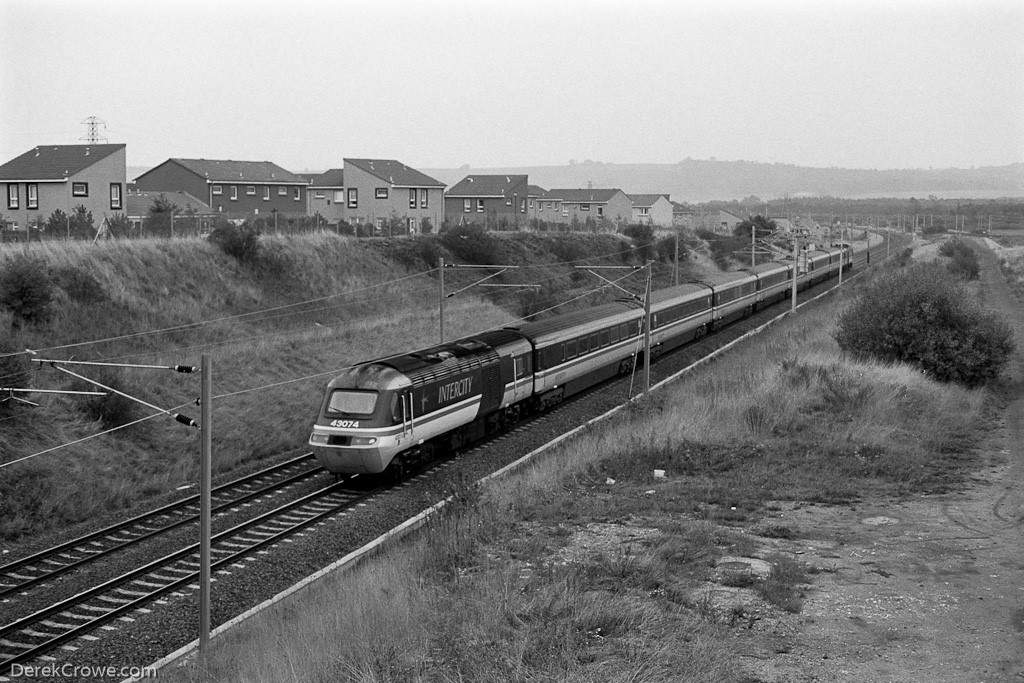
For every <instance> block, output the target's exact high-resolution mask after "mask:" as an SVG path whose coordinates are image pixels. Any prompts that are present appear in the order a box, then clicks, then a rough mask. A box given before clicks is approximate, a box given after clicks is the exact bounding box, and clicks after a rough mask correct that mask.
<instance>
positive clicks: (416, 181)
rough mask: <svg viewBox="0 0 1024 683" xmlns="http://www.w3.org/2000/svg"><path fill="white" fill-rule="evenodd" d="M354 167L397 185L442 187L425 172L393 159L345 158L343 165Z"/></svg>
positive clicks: (442, 185) (442, 184) (440, 183)
mask: <svg viewBox="0 0 1024 683" xmlns="http://www.w3.org/2000/svg"><path fill="white" fill-rule="evenodd" d="M349 164H352V165H353V166H355V167H356V168H358V169H360V170H362V171H365V172H366V173H369V174H370V175H372V176H375V177H377V178H380V179H381V180H384V181H386V182H388V183H391V184H392V185H396V186H398V187H444V186H445V185H444V183H442V182H441V181H439V180H434V179H433V178H431V177H430V176H428V175H427V174H426V173H420V172H419V171H417V170H416V169H415V168H410V167H409V166H406V165H405V164H403V163H402V162H400V161H395V160H394V159H345V165H346V166H348V165H349Z"/></svg>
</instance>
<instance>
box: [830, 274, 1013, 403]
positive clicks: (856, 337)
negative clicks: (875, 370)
mask: <svg viewBox="0 0 1024 683" xmlns="http://www.w3.org/2000/svg"><path fill="white" fill-rule="evenodd" d="M835 339H836V342H838V344H839V348H841V349H842V350H843V351H844V352H846V353H848V354H850V355H851V356H854V357H855V358H873V359H877V360H881V361H883V362H887V363H893V362H899V363H909V364H911V365H914V366H916V367H918V368H920V369H921V370H924V371H925V372H927V373H928V374H929V375H931V376H933V377H934V378H935V379H937V380H939V381H942V382H959V383H961V384H965V385H967V386H971V387H973V386H978V385H980V384H983V383H985V382H986V381H988V380H989V379H992V378H994V377H996V376H997V375H998V374H999V372H1000V371H1001V370H1002V368H1003V367H1004V366H1005V365H1006V364H1007V363H1008V362H1009V360H1010V356H1011V354H1012V353H1013V350H1014V343H1013V332H1012V331H1011V329H1010V327H1009V325H1007V324H1006V323H1005V322H1003V321H1002V320H1000V319H999V318H998V317H996V316H995V315H993V314H991V313H988V312H986V311H985V310H983V309H982V308H981V306H979V305H978V304H977V303H974V302H973V301H972V300H971V298H970V297H969V296H968V295H967V293H966V292H965V291H964V290H963V288H962V287H961V286H960V285H958V284H957V282H956V280H955V279H954V278H953V276H952V275H950V274H949V273H948V272H947V271H946V269H945V268H943V267H942V266H940V265H938V264H916V265H912V266H909V267H906V268H901V269H899V270H895V271H892V272H890V273H887V274H885V275H882V276H880V277H878V278H876V279H875V281H874V282H872V283H871V284H870V285H869V286H868V287H867V288H866V289H865V290H864V292H863V293H862V294H861V296H860V297H859V298H858V299H857V301H856V302H855V303H854V304H853V305H852V306H850V308H848V309H847V310H846V311H845V312H844V313H843V315H842V316H841V317H840V319H839V325H838V328H837V331H836V333H835Z"/></svg>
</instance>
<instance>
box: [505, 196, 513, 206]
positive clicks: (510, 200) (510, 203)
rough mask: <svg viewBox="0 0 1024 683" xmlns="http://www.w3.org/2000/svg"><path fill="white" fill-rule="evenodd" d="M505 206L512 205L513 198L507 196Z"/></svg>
mask: <svg viewBox="0 0 1024 683" xmlns="http://www.w3.org/2000/svg"><path fill="white" fill-rule="evenodd" d="M505 206H512V198H511V197H505Z"/></svg>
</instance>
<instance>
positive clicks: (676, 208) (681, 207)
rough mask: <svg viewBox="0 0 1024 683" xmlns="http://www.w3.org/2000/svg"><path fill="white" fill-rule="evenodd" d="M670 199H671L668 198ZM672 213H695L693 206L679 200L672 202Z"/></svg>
mask: <svg viewBox="0 0 1024 683" xmlns="http://www.w3.org/2000/svg"><path fill="white" fill-rule="evenodd" d="M669 201H671V200H669ZM672 213H695V211H694V210H693V207H691V206H687V205H686V204H682V203H680V202H672Z"/></svg>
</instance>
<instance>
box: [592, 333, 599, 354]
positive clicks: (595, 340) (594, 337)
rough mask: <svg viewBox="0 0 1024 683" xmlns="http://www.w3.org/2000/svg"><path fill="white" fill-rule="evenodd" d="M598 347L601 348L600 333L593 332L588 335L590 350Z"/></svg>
mask: <svg viewBox="0 0 1024 683" xmlns="http://www.w3.org/2000/svg"><path fill="white" fill-rule="evenodd" d="M599 348H601V335H599V334H598V333H597V332H595V333H594V334H592V335H590V350H591V351H593V350H594V349H599Z"/></svg>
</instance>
